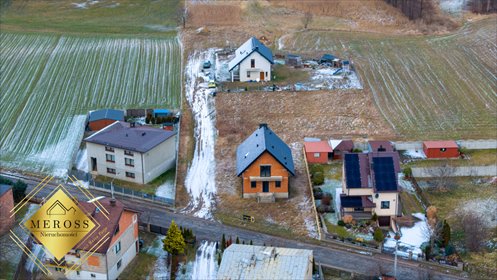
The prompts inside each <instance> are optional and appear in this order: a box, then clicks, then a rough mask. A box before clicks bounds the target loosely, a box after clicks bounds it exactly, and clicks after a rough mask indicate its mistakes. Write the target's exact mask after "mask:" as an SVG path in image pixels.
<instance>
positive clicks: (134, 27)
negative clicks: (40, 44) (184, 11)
mask: <svg viewBox="0 0 497 280" xmlns="http://www.w3.org/2000/svg"><path fill="white" fill-rule="evenodd" d="M180 2H181V1H180V0H158V1H150V0H119V1H110V0H100V1H88V0H80V1H72V0H59V1H48V0H37V1H9V0H2V3H1V4H2V9H1V10H2V12H1V19H0V24H1V25H2V30H3V31H6V30H11V31H21V30H22V31H43V32H56V33H65V34H67V33H109V34H135V35H138V36H143V34H161V33H167V32H173V33H175V32H176V29H175V27H176V25H177V22H176V17H175V14H176V12H177V10H178V8H179V7H180V6H181V4H180Z"/></svg>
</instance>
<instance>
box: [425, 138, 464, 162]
mask: <svg viewBox="0 0 497 280" xmlns="http://www.w3.org/2000/svg"><path fill="white" fill-rule="evenodd" d="M423 152H424V153H425V155H426V158H457V157H459V146H457V143H456V142H455V141H424V142H423Z"/></svg>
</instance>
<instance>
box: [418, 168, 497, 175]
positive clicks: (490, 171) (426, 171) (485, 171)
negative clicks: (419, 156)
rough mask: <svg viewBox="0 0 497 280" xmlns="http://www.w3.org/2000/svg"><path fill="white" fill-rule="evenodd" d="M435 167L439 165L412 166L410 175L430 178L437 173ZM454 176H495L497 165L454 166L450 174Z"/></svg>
mask: <svg viewBox="0 0 497 280" xmlns="http://www.w3.org/2000/svg"><path fill="white" fill-rule="evenodd" d="M435 168H440V167H430V168H425V167H413V168H412V176H413V177H417V178H430V177H433V175H434V174H437V172H436V169H435ZM451 175H452V176H454V177H466V176H497V165H489V166H459V167H454V172H452V174H451Z"/></svg>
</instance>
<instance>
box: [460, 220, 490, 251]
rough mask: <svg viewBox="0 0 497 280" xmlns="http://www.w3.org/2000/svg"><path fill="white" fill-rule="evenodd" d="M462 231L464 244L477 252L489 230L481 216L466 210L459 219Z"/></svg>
mask: <svg viewBox="0 0 497 280" xmlns="http://www.w3.org/2000/svg"><path fill="white" fill-rule="evenodd" d="M460 226H461V228H462V229H463V232H464V245H465V246H466V249H468V250H470V251H472V252H478V251H480V250H481V248H482V247H483V244H484V242H485V241H486V240H487V237H488V234H489V231H488V229H487V227H486V225H485V222H484V221H483V219H482V217H481V216H480V215H478V214H476V213H474V212H471V211H470V212H467V213H466V214H464V215H463V216H462V217H461V219H460Z"/></svg>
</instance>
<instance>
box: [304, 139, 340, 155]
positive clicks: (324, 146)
mask: <svg viewBox="0 0 497 280" xmlns="http://www.w3.org/2000/svg"><path fill="white" fill-rule="evenodd" d="M304 147H305V151H306V152H307V153H331V152H333V149H332V148H331V147H330V144H328V141H318V142H304Z"/></svg>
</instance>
